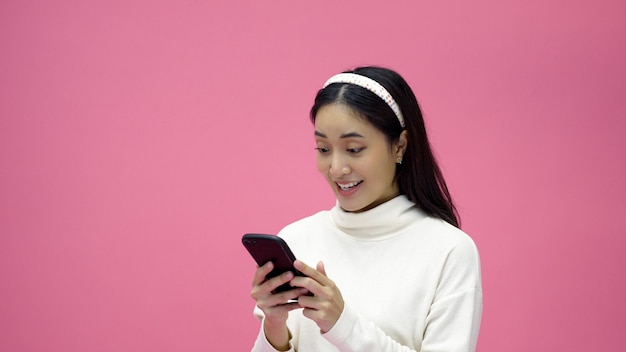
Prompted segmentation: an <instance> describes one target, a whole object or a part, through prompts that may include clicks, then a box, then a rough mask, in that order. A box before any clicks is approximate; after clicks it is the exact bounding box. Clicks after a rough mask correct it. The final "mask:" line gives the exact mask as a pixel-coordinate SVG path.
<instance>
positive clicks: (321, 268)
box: [317, 260, 327, 276]
mask: <svg viewBox="0 0 626 352" xmlns="http://www.w3.org/2000/svg"><path fill="white" fill-rule="evenodd" d="M317 271H319V272H320V273H322V275H324V276H327V275H326V268H325V267H324V262H323V261H321V260H320V261H319V262H318V263H317Z"/></svg>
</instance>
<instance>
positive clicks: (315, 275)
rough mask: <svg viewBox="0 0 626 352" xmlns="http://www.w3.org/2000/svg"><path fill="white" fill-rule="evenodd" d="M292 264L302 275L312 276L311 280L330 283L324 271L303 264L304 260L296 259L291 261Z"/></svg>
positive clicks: (323, 283)
mask: <svg viewBox="0 0 626 352" xmlns="http://www.w3.org/2000/svg"><path fill="white" fill-rule="evenodd" d="M293 265H294V267H295V268H296V269H298V270H299V271H300V272H301V273H303V274H304V275H306V276H308V277H310V278H312V279H313V280H315V281H317V282H319V283H320V284H322V285H325V284H328V283H330V280H329V279H328V277H327V276H326V274H325V273H321V272H319V271H317V270H315V269H313V268H311V267H310V266H308V265H306V264H304V262H302V261H300V260H296V261H295V262H293Z"/></svg>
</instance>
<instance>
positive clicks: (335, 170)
mask: <svg viewBox="0 0 626 352" xmlns="http://www.w3.org/2000/svg"><path fill="white" fill-rule="evenodd" d="M329 172H330V175H331V176H332V177H336V178H340V177H341V176H344V175H348V174H349V173H350V167H349V166H348V164H347V163H346V161H345V160H343V158H341V156H340V155H337V154H335V155H333V157H332V159H331V161H330V170H329Z"/></svg>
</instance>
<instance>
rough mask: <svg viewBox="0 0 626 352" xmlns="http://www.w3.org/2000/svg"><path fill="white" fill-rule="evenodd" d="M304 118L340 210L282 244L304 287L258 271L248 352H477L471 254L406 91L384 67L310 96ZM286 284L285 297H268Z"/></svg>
mask: <svg viewBox="0 0 626 352" xmlns="http://www.w3.org/2000/svg"><path fill="white" fill-rule="evenodd" d="M311 120H312V122H313V124H314V126H315V141H316V144H317V148H316V149H317V150H318V155H317V167H318V169H319V171H320V173H321V174H322V176H324V178H325V179H326V180H327V182H328V184H329V185H330V187H331V189H332V190H333V191H334V193H335V195H336V197H337V204H336V206H335V207H334V208H332V209H331V210H329V211H322V212H319V213H317V214H315V215H313V216H310V217H307V218H304V219H302V220H299V221H297V222H295V223H293V224H290V225H288V226H287V227H285V228H284V229H283V230H282V231H281V232H280V233H279V234H278V235H279V236H280V237H282V238H283V239H284V240H285V241H286V242H287V243H288V244H289V246H290V247H291V249H292V251H293V252H294V254H295V255H296V257H297V258H298V260H296V262H295V263H294V265H295V267H296V269H298V270H299V271H301V272H303V273H304V274H305V275H306V277H300V276H298V277H294V275H293V274H292V273H285V274H282V275H281V276H278V277H275V278H271V279H269V280H266V277H265V276H266V275H267V274H268V273H269V272H270V271H271V270H272V264H271V263H268V264H266V265H263V266H261V267H259V268H258V270H257V271H256V274H255V275H254V279H253V289H252V292H251V296H252V297H253V298H254V299H255V300H256V304H257V307H256V308H255V314H256V315H257V316H258V317H259V319H260V320H261V329H260V332H259V335H258V338H257V340H256V343H255V346H254V348H253V351H300V352H305V351H316V352H320V351H422V352H426V351H446V352H451V351H474V349H475V346H476V341H477V338H478V330H479V325H480V318H481V312H482V289H481V276H480V260H479V256H478V251H477V249H476V246H475V245H474V242H473V241H472V240H471V239H470V238H469V237H468V236H467V235H466V234H465V233H463V232H462V231H461V230H460V229H458V226H459V221H458V217H457V214H456V210H455V207H454V205H453V202H452V199H451V197H450V195H449V192H448V189H447V187H446V183H445V181H444V179H443V176H442V174H441V171H440V169H439V167H438V166H437V163H436V161H435V158H434V156H433V153H432V151H431V148H430V145H429V142H428V138H427V135H426V130H425V127H424V121H423V118H422V114H421V111H420V108H419V105H418V103H417V100H416V99H415V95H414V94H413V92H412V91H411V88H410V87H409V86H408V84H407V83H406V82H405V80H404V79H403V78H402V77H400V76H399V75H398V74H397V73H395V72H394V71H391V70H389V69H385V68H380V67H361V68H357V69H355V70H353V71H348V72H344V73H341V74H338V75H335V76H333V77H331V78H330V79H329V80H328V81H327V82H326V84H325V85H324V87H323V88H322V89H321V90H320V91H319V92H318V93H317V96H316V98H315V104H314V105H313V108H312V109H311ZM305 263H317V265H316V266H315V268H313V267H310V266H308V265H307V264H305ZM284 283H289V284H290V285H291V286H293V289H292V290H290V291H286V292H282V293H277V294H272V291H273V290H274V289H275V288H276V287H278V286H280V285H282V284H284ZM307 293H312V294H313V295H312V296H310V295H307ZM293 300H296V301H293Z"/></svg>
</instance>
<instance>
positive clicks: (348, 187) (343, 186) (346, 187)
mask: <svg viewBox="0 0 626 352" xmlns="http://www.w3.org/2000/svg"><path fill="white" fill-rule="evenodd" d="M359 183H361V181H357V182H351V183H347V184H343V185H341V184H339V183H338V184H337V185H338V186H339V188H341V190H342V191H347V190H349V189H350V188H352V187H354V186H356V185H358V184H359Z"/></svg>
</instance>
